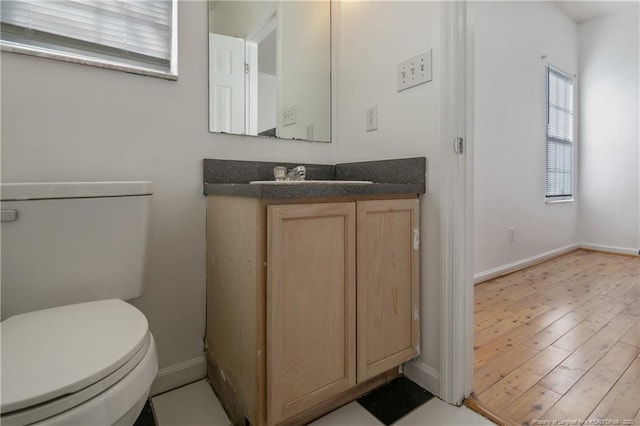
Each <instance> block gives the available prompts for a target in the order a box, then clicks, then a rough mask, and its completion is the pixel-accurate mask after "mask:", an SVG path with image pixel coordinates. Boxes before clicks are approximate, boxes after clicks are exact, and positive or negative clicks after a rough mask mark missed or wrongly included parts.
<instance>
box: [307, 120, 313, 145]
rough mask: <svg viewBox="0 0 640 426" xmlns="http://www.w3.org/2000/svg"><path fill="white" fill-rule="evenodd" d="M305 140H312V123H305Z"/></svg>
mask: <svg viewBox="0 0 640 426" xmlns="http://www.w3.org/2000/svg"><path fill="white" fill-rule="evenodd" d="M307 140H308V141H312V140H313V123H312V124H308V125H307Z"/></svg>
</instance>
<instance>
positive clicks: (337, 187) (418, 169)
mask: <svg viewBox="0 0 640 426" xmlns="http://www.w3.org/2000/svg"><path fill="white" fill-rule="evenodd" d="M277 165H283V166H286V167H288V168H292V167H295V166H297V165H304V166H305V167H307V179H309V180H356V181H357V180H366V181H372V182H373V183H371V184H366V183H363V184H353V183H348V184H327V185H324V184H318V183H300V184H293V185H291V184H280V185H277V184H275V185H274V184H268V183H267V184H250V183H249V182H250V181H256V180H273V167H274V166H277ZM425 187H426V158H424V157H418V158H406V159H398V160H382V161H367V162H361V163H346V164H337V165H335V166H334V165H323V164H305V163H298V164H294V163H271V162H256V161H232V160H210V159H205V160H204V194H205V195H210V194H219V195H234V196H239V197H251V198H267V199H278V198H281V199H291V198H334V197H361V196H376V197H378V196H397V195H417V194H423V193H424V192H425Z"/></svg>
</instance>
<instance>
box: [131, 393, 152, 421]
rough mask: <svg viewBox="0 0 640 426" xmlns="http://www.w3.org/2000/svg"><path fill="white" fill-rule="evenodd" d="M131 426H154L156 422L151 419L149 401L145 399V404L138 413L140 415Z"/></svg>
mask: <svg viewBox="0 0 640 426" xmlns="http://www.w3.org/2000/svg"><path fill="white" fill-rule="evenodd" d="M133 426H156V421H155V419H154V418H153V409H152V408H151V400H150V399H147V403H146V404H144V408H143V409H142V411H141V412H140V415H139V416H138V418H137V419H136V422H135V423H134V424H133Z"/></svg>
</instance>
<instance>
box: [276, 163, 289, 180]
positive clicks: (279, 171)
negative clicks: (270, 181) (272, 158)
mask: <svg viewBox="0 0 640 426" xmlns="http://www.w3.org/2000/svg"><path fill="white" fill-rule="evenodd" d="M273 177H274V178H275V179H276V180H285V179H286V178H287V168H286V167H285V166H275V167H274V168H273Z"/></svg>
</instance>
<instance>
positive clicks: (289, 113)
mask: <svg viewBox="0 0 640 426" xmlns="http://www.w3.org/2000/svg"><path fill="white" fill-rule="evenodd" d="M297 121H298V109H297V108H296V106H295V105H293V106H290V107H289V108H285V109H284V110H283V111H282V125H283V126H291V125H292V124H296V122H297Z"/></svg>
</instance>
